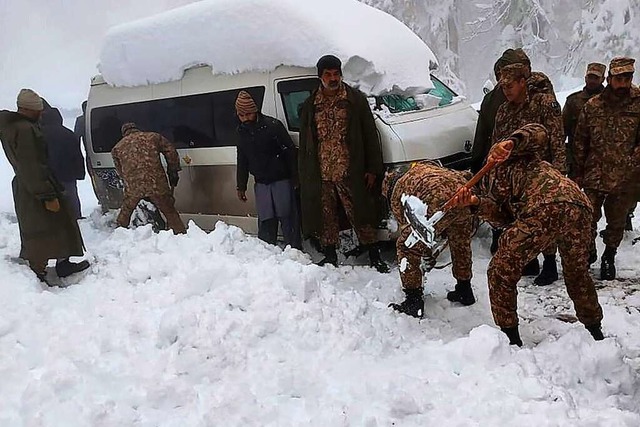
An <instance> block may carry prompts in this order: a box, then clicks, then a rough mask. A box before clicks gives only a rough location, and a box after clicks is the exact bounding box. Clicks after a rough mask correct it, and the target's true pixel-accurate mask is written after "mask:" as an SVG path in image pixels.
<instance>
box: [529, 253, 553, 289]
mask: <svg viewBox="0 0 640 427" xmlns="http://www.w3.org/2000/svg"><path fill="white" fill-rule="evenodd" d="M556 280H558V266H557V265H556V256H555V255H545V256H544V262H543V263H542V271H541V272H540V274H539V275H538V277H536V278H535V280H534V281H533V283H534V284H536V285H538V286H547V285H550V284H552V283H553V282H555V281H556Z"/></svg>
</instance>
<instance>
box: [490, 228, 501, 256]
mask: <svg viewBox="0 0 640 427" xmlns="http://www.w3.org/2000/svg"><path fill="white" fill-rule="evenodd" d="M500 236H502V230H501V229H499V228H494V229H493V230H491V248H489V250H490V251H491V255H495V254H496V252H498V241H499V239H500Z"/></svg>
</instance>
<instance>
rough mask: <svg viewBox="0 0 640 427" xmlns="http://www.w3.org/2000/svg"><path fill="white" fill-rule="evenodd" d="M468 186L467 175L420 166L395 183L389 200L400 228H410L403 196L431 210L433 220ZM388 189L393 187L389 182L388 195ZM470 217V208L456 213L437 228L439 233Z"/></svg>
mask: <svg viewBox="0 0 640 427" xmlns="http://www.w3.org/2000/svg"><path fill="white" fill-rule="evenodd" d="M466 182H467V177H466V176H465V174H464V173H463V172H460V171H454V170H450V169H446V168H443V167H441V166H438V165H436V164H434V163H430V162H422V163H418V164H416V165H415V166H414V167H412V168H411V169H409V171H407V173H405V174H404V175H403V176H402V177H400V178H399V179H398V180H397V182H396V183H395V185H394V187H393V190H392V191H391V193H390V194H391V197H390V200H389V205H390V207H391V212H392V213H393V216H394V217H395V218H396V220H397V221H398V223H399V224H400V226H404V225H406V224H407V220H406V218H405V217H404V210H403V208H402V195H403V194H406V195H407V196H415V197H417V198H419V199H420V200H422V202H424V203H425V204H426V205H427V207H428V210H427V215H429V216H431V215H433V214H434V213H436V212H437V211H439V210H440V209H441V208H442V205H444V204H445V203H446V202H447V201H448V200H449V199H450V198H451V197H453V195H454V194H455V193H456V191H458V189H459V188H460V187H462V186H463V185H464V184H465V183H466ZM387 185H389V183H388V182H387V180H386V179H385V182H383V192H384V194H388V191H389V189H388V188H386V187H387ZM469 215H471V211H470V210H469V208H462V209H453V210H452V211H450V212H449V213H447V215H445V217H444V218H443V219H442V220H440V221H439V222H438V223H437V224H436V227H435V228H436V232H437V233H438V234H441V233H442V232H443V231H444V230H446V229H447V228H449V226H450V225H451V224H452V223H454V222H457V221H459V220H460V219H461V217H463V216H469Z"/></svg>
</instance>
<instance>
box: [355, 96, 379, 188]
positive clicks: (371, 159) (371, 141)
mask: <svg viewBox="0 0 640 427" xmlns="http://www.w3.org/2000/svg"><path fill="white" fill-rule="evenodd" d="M359 98H360V116H361V120H362V136H363V139H364V151H365V152H364V159H365V171H366V172H368V173H373V174H375V175H382V173H383V172H384V166H383V164H382V145H381V144H380V138H379V137H378V130H377V129H376V123H375V119H374V118H373V113H372V112H371V108H369V102H368V101H367V97H366V96H365V95H364V94H363V93H360V97H359Z"/></svg>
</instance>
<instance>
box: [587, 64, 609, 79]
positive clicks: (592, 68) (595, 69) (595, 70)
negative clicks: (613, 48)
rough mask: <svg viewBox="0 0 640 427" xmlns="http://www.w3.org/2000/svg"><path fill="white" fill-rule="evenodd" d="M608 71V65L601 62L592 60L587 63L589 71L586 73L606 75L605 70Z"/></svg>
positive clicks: (599, 75)
mask: <svg viewBox="0 0 640 427" xmlns="http://www.w3.org/2000/svg"><path fill="white" fill-rule="evenodd" d="M605 71H607V66H606V65H604V64H600V63H599V62H592V63H591V64H589V65H587V73H586V74H585V75H587V76H588V75H590V74H593V75H594V76H598V77H604V72H605Z"/></svg>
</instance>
